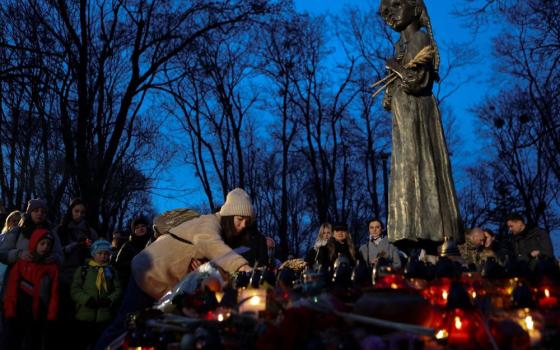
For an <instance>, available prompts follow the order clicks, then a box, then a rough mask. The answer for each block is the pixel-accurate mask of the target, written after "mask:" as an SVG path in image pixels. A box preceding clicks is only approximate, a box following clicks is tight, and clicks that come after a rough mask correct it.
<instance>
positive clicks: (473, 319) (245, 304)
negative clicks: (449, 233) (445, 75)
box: [113, 259, 560, 350]
mask: <svg viewBox="0 0 560 350" xmlns="http://www.w3.org/2000/svg"><path fill="white" fill-rule="evenodd" d="M443 264H445V261H444V263H443ZM559 275H560V273H559V271H558V266H557V265H556V266H553V267H551V266H547V267H545V268H542V269H538V268H537V269H533V270H532V271H531V273H526V274H515V275H514V274H507V273H504V272H503V271H500V272H499V273H492V272H491V271H483V272H482V273H466V272H458V271H455V270H453V269H449V266H442V264H440V263H438V265H435V266H428V265H425V264H419V266H416V268H415V269H410V270H409V271H405V273H401V274H395V273H393V271H391V269H390V268H388V267H387V268H378V269H374V270H373V271H365V270H364V271H361V272H360V271H358V270H357V269H349V268H345V266H340V265H339V266H336V264H335V268H334V270H332V271H314V270H310V269H306V268H305V263H303V261H301V260H298V259H296V260H291V261H288V262H286V263H284V264H283V265H282V266H281V267H280V268H278V269H256V270H255V271H254V272H253V273H252V274H245V273H240V274H238V275H235V276H233V277H232V278H230V279H227V280H225V279H224V276H223V275H222V274H220V272H219V271H218V270H217V269H216V267H214V266H212V265H210V264H205V265H203V266H202V267H201V268H200V269H199V270H198V271H197V272H194V273H191V274H189V275H188V276H187V277H186V278H185V279H184V280H183V281H181V283H179V284H178V285H177V287H176V288H175V289H174V290H173V291H172V292H170V293H168V294H167V295H166V296H164V297H163V298H162V299H161V300H160V301H158V303H156V305H154V307H153V308H152V309H148V310H144V311H142V312H139V313H136V314H134V315H130V317H129V321H128V329H129V330H128V332H127V334H126V335H124V336H123V337H121V338H119V339H117V340H116V341H115V342H114V344H113V346H114V347H118V346H120V345H122V347H123V348H125V349H182V350H186V349H267V350H280V349H286V350H287V349H310V350H312V349H313V350H314V349H364V350H373V349H492V350H494V349H557V344H559V343H560V308H559V303H558V298H559V297H560V283H559V281H560V278H559Z"/></svg>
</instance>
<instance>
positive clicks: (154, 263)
mask: <svg viewBox="0 0 560 350" xmlns="http://www.w3.org/2000/svg"><path fill="white" fill-rule="evenodd" d="M253 216H254V215H253V206H252V205H251V198H250V197H249V195H248V194H247V193H246V192H245V191H244V190H242V189H241V188H236V189H234V190H232V191H231V192H229V193H228V195H227V197H226V201H225V203H224V204H223V205H222V208H221V209H220V211H219V212H218V213H216V214H209V215H201V216H200V217H198V218H195V219H192V220H189V221H186V222H184V223H182V224H180V225H179V226H177V227H174V228H172V229H170V230H169V233H170V234H166V235H163V236H161V237H159V238H158V239H157V240H156V241H154V243H152V244H151V245H149V246H148V247H146V248H145V249H144V250H143V251H141V252H140V253H139V254H138V255H136V256H135V257H134V259H133V260H132V278H131V280H130V281H129V283H128V287H127V290H126V292H125V295H124V300H123V302H122V305H121V309H120V310H119V313H118V315H117V316H116V318H115V320H114V321H113V323H112V324H111V325H110V326H109V327H108V328H107V329H106V330H105V332H104V333H103V335H102V336H101V338H100V340H99V342H98V343H97V345H96V347H95V348H96V349H103V348H105V347H106V346H107V345H108V344H109V343H110V342H111V341H112V340H113V339H114V338H116V337H117V336H119V335H120V334H121V333H122V332H123V331H124V328H123V327H124V326H123V325H124V319H125V317H126V315H127V314H128V313H131V312H135V311H137V310H140V309H143V308H145V307H148V306H150V305H151V304H152V303H153V302H154V301H155V300H157V299H159V298H161V297H162V296H163V295H165V293H167V292H168V291H170V290H171V289H172V288H173V287H174V286H175V285H176V284H177V283H178V282H179V281H180V280H181V279H182V278H183V277H185V275H186V274H187V273H188V272H190V271H189V266H190V264H191V261H192V260H193V259H199V260H202V259H208V260H213V261H214V262H215V263H216V264H217V265H218V266H220V267H221V268H222V269H224V270H225V271H226V272H229V273H234V272H237V271H250V270H251V267H250V266H249V265H248V263H247V260H245V259H244V258H243V257H242V256H241V255H239V254H237V253H236V252H235V251H233V250H232V249H231V247H230V246H228V244H227V243H229V242H231V241H232V240H233V239H234V238H235V237H236V236H238V235H240V234H242V233H243V231H244V230H245V228H246V227H247V226H248V225H249V224H250V223H251V221H252V220H253Z"/></svg>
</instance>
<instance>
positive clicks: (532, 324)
mask: <svg viewBox="0 0 560 350" xmlns="http://www.w3.org/2000/svg"><path fill="white" fill-rule="evenodd" d="M525 325H526V326H527V330H532V329H533V328H534V327H535V322H534V321H533V317H531V315H529V316H527V317H525Z"/></svg>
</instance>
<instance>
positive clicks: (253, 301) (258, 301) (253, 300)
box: [249, 295, 261, 305]
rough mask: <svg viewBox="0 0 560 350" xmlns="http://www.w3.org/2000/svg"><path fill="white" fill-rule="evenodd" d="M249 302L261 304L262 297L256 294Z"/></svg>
mask: <svg viewBox="0 0 560 350" xmlns="http://www.w3.org/2000/svg"><path fill="white" fill-rule="evenodd" d="M249 303H250V304H251V305H259V304H260V303H261V298H260V297H259V296H258V295H255V296H253V297H252V298H251V299H250V300H249Z"/></svg>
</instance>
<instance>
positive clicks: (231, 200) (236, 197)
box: [220, 188, 253, 217]
mask: <svg viewBox="0 0 560 350" xmlns="http://www.w3.org/2000/svg"><path fill="white" fill-rule="evenodd" d="M220 215H221V216H233V215H239V216H251V217H252V216H253V206H252V205H251V198H249V195H248V194H247V192H245V191H243V190H242V189H241V188H236V189H234V190H232V191H231V192H230V193H228V194H227V197H226V202H225V203H224V205H222V209H220Z"/></svg>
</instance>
